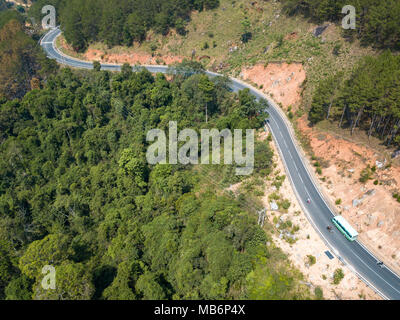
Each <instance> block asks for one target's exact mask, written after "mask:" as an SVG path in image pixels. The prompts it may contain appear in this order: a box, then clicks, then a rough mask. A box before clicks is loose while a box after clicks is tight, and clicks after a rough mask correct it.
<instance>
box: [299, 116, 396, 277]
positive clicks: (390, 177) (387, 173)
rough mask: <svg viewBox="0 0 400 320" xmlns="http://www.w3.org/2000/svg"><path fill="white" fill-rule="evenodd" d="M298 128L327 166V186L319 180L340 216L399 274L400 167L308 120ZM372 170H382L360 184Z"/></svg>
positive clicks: (300, 121)
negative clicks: (399, 195) (365, 172)
mask: <svg viewBox="0 0 400 320" xmlns="http://www.w3.org/2000/svg"><path fill="white" fill-rule="evenodd" d="M298 127H299V129H300V130H301V131H302V133H303V134H305V135H306V136H307V137H308V140H309V141H310V145H311V148H312V150H313V153H314V154H315V155H317V157H318V158H319V159H322V161H320V162H323V165H325V168H322V175H321V177H325V182H323V181H320V184H321V186H323V188H324V193H325V194H326V195H327V196H328V197H329V198H330V200H331V202H332V203H335V202H336V201H337V205H336V207H337V209H338V210H337V211H338V212H339V213H341V214H342V215H343V216H344V217H345V218H346V219H348V220H349V222H351V224H352V225H353V226H354V227H355V228H356V230H357V231H358V232H359V233H360V236H359V238H360V240H361V241H362V242H363V244H364V245H366V247H367V248H368V249H369V250H371V251H372V252H373V253H375V254H376V255H377V256H378V257H379V258H380V259H381V260H382V261H384V262H385V264H387V265H389V266H390V267H391V268H392V269H394V270H395V271H396V272H398V273H400V204H399V202H397V200H396V199H394V198H393V193H396V192H398V191H399V190H400V168H399V167H398V166H395V165H392V166H390V167H388V166H386V165H383V164H384V163H385V158H384V156H383V155H382V154H381V153H378V152H375V151H374V150H372V149H370V148H367V147H365V146H360V145H357V144H355V143H353V142H349V141H347V140H344V139H341V138H338V137H334V136H333V135H331V134H328V133H320V132H318V131H317V130H313V129H311V128H309V127H308V126H307V124H306V120H305V119H304V118H302V119H300V120H299V121H298ZM377 161H378V162H377ZM389 161H390V159H386V164H388V162H389ZM377 164H379V166H380V164H382V165H383V166H382V168H379V166H377ZM367 165H370V167H373V166H376V167H377V169H376V172H375V173H372V175H371V179H370V180H368V181H367V182H366V183H361V182H360V181H359V178H360V174H361V172H362V170H364V169H365V168H366V167H367ZM339 199H340V201H339ZM354 200H356V201H354ZM339 202H340V204H339Z"/></svg>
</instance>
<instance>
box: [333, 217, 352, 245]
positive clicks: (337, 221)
mask: <svg viewBox="0 0 400 320" xmlns="http://www.w3.org/2000/svg"><path fill="white" fill-rule="evenodd" d="M332 222H333V224H334V225H335V226H336V228H338V229H339V231H340V232H341V233H343V234H344V236H345V237H346V238H347V240H350V241H354V240H356V239H357V236H358V232H357V231H356V230H354V228H353V227H352V226H351V225H350V224H349V223H348V222H347V221H346V219H345V218H343V217H342V216H336V217H334V218H332Z"/></svg>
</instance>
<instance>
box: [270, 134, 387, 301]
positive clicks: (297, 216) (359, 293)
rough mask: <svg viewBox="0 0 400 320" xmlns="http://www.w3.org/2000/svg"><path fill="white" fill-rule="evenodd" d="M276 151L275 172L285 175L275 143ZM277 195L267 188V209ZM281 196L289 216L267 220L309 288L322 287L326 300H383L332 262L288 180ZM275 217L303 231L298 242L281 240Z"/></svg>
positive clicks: (281, 215) (283, 214)
mask: <svg viewBox="0 0 400 320" xmlns="http://www.w3.org/2000/svg"><path fill="white" fill-rule="evenodd" d="M271 147H272V148H273V150H274V153H275V156H274V158H275V159H274V162H275V163H276V164H277V167H276V169H275V170H279V171H280V172H281V173H282V174H283V173H284V172H285V169H284V166H283V163H282V160H281V159H280V157H279V156H278V154H279V153H278V150H277V148H276V145H275V143H274V142H271ZM273 192H277V191H276V189H275V188H274V187H273V186H272V187H271V186H268V184H267V187H266V190H265V196H264V197H263V204H264V206H265V208H268V209H269V208H270V204H269V199H268V196H269V195H270V194H271V193H273ZM279 193H280V194H281V195H282V196H283V197H284V198H286V199H288V200H289V201H290V203H291V205H290V208H289V209H288V212H287V213H280V212H277V211H275V212H271V211H270V210H268V211H267V218H268V219H269V221H270V223H272V224H273V225H274V228H275V230H276V232H275V233H274V235H273V241H274V243H275V244H276V245H277V246H278V247H279V248H281V249H282V250H283V251H284V252H285V253H286V254H287V255H288V257H289V259H290V260H291V261H292V263H293V265H294V266H295V267H296V268H298V269H299V270H300V271H301V272H302V273H303V275H304V277H305V284H307V285H308V286H309V287H310V288H311V289H314V288H316V287H320V288H321V289H322V290H323V296H324V298H325V299H332V300H335V299H342V300H358V299H368V300H377V299H381V298H380V296H379V295H377V294H376V293H375V292H374V291H373V290H372V289H371V288H370V287H368V286H367V285H366V284H365V283H364V282H363V281H361V280H360V279H358V277H357V276H356V275H355V274H354V273H353V272H352V271H351V270H349V269H348V268H347V267H346V266H345V265H343V264H342V262H340V261H339V260H338V259H337V258H336V257H335V258H334V259H332V260H331V259H329V258H328V256H327V255H326V254H325V251H327V250H329V249H328V247H327V246H326V245H325V243H324V242H323V241H322V239H321V238H320V236H319V235H318V234H317V232H316V231H315V230H314V228H313V227H312V225H311V224H310V223H309V221H308V219H307V217H306V215H305V214H304V212H303V211H302V209H301V207H300V205H299V203H298V201H297V198H296V196H295V194H294V192H293V189H292V187H291V184H290V182H289V180H288V178H286V179H285V181H284V182H283V185H282V187H281V188H280V190H279ZM274 217H276V218H278V221H279V222H278V223H282V222H284V221H288V220H290V221H291V222H292V224H293V225H297V226H298V227H299V230H298V231H297V232H295V233H294V236H295V238H296V241H295V242H294V243H289V242H288V241H287V240H285V238H284V237H282V236H280V233H281V232H282V231H280V230H279V228H276V224H275V223H274ZM308 255H311V256H313V257H315V264H313V265H309V263H307V262H308V258H307V256H308ZM338 268H341V269H342V270H343V273H344V278H343V280H342V281H341V282H340V283H339V284H338V285H335V284H333V283H332V280H333V274H334V272H335V270H336V269H338Z"/></svg>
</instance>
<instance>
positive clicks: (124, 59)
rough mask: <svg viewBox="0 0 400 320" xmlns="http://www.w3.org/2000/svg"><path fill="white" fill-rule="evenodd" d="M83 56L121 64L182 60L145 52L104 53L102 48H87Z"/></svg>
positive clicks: (165, 62) (162, 62) (87, 58)
mask: <svg viewBox="0 0 400 320" xmlns="http://www.w3.org/2000/svg"><path fill="white" fill-rule="evenodd" d="M84 58H85V59H86V60H89V61H99V62H105V63H116V64H123V63H129V64H131V65H135V64H167V65H168V64H173V63H175V62H182V60H183V59H184V58H183V57H176V56H169V55H167V56H161V57H158V56H152V55H151V54H146V53H138V52H133V51H132V52H131V53H105V52H104V51H102V50H97V49H89V50H87V52H86V53H85V54H84Z"/></svg>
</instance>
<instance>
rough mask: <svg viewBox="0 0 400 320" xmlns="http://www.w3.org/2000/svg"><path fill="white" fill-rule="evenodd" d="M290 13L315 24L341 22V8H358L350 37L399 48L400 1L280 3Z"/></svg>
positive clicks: (286, 0)
mask: <svg viewBox="0 0 400 320" xmlns="http://www.w3.org/2000/svg"><path fill="white" fill-rule="evenodd" d="M281 2H282V3H283V4H284V6H285V7H284V8H285V10H286V12H288V13H289V14H291V15H293V14H303V15H304V16H306V17H309V18H311V19H313V20H314V21H316V22H319V23H321V22H324V21H333V22H340V21H341V20H342V19H343V17H344V15H343V14H342V8H343V7H344V6H346V5H352V6H354V7H355V8H356V14H357V20H356V30H350V31H348V32H346V35H347V36H354V37H358V38H360V39H361V41H362V42H363V43H364V44H367V45H369V44H372V45H375V46H378V47H383V48H392V49H400V24H399V17H400V2H399V1H397V0H384V1H381V0H353V1H348V0H324V1H321V0H281Z"/></svg>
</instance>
